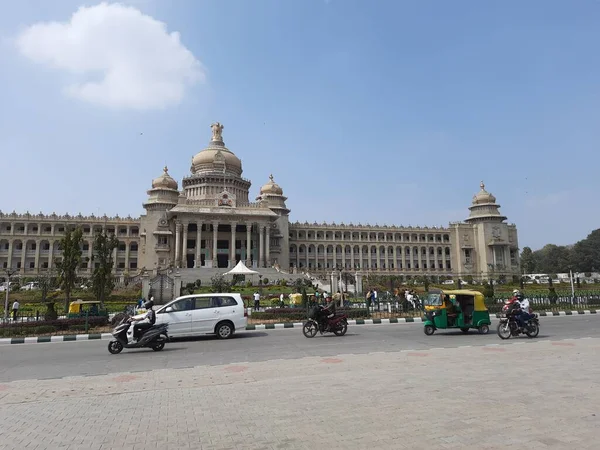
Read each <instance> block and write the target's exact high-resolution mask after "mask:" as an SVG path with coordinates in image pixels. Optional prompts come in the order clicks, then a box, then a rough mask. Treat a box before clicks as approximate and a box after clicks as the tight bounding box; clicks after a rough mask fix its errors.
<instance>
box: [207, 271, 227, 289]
mask: <svg viewBox="0 0 600 450" xmlns="http://www.w3.org/2000/svg"><path fill="white" fill-rule="evenodd" d="M210 284H211V287H212V290H213V292H217V293H219V292H229V291H230V290H231V284H230V283H229V281H227V280H226V279H225V277H224V276H223V275H221V274H217V275H214V276H213V277H212V278H211V279H210Z"/></svg>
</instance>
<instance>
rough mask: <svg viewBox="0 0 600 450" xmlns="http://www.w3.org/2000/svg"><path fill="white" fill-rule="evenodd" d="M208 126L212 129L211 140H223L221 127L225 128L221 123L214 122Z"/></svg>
mask: <svg viewBox="0 0 600 450" xmlns="http://www.w3.org/2000/svg"><path fill="white" fill-rule="evenodd" d="M210 128H211V129H212V139H211V141H213V142H223V128H225V127H224V126H223V125H221V124H220V123H219V122H215V123H213V124H211V125H210Z"/></svg>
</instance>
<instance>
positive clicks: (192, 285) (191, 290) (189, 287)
mask: <svg viewBox="0 0 600 450" xmlns="http://www.w3.org/2000/svg"><path fill="white" fill-rule="evenodd" d="M185 290H186V292H187V293H188V294H189V295H192V294H193V293H194V292H195V291H196V284H195V283H188V284H186V285H185Z"/></svg>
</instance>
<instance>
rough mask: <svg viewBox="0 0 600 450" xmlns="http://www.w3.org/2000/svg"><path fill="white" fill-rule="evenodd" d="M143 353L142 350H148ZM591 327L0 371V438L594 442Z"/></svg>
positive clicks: (328, 443) (52, 443) (286, 444)
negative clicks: (15, 377)
mask: <svg viewBox="0 0 600 450" xmlns="http://www.w3.org/2000/svg"><path fill="white" fill-rule="evenodd" d="M148 356H149V357H151V354H149V355H148ZM598 356H600V339H596V338H586V339H576V340H563V341H533V340H526V339H516V340H512V341H509V343H508V344H504V343H502V344H501V345H488V346H479V347H459V348H444V349H431V350H427V351H423V350H419V351H403V352H397V353H389V352H387V353H383V352H382V353H371V354H363V355H339V356H337V357H328V358H322V357H308V358H301V359H295V360H289V359H286V360H272V361H267V362H255V363H247V364H236V365H225V366H198V367H195V368H188V369H177V370H166V369H165V370H155V371H150V372H139V373H135V372H134V373H122V374H112V375H102V376H93V377H72V378H62V379H54V380H36V381H31V380H30V381H16V382H12V383H6V384H0V436H1V437H0V449H18V450H29V449H38V450H42V449H69V450H71V449H81V450H84V449H85V450H88V449H89V450H98V449H123V450H126V449H153V448H160V449H188V448H190V449H311V450H315V449H503V448H505V447H507V446H511V445H514V446H518V447H520V448H526V449H548V448H552V449H570V448H573V449H578V450H579V449H594V450H596V449H598V448H600V439H599V436H600V434H599V433H598V428H599V426H600V391H599V381H598V380H599V379H598V374H600V358H598Z"/></svg>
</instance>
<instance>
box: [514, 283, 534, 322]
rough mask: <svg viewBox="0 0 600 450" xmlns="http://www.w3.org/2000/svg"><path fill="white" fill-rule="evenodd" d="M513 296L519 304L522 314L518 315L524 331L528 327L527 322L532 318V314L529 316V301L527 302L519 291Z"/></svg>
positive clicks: (515, 291) (516, 290)
mask: <svg viewBox="0 0 600 450" xmlns="http://www.w3.org/2000/svg"><path fill="white" fill-rule="evenodd" d="M513 296H514V298H515V299H516V300H517V301H518V302H519V307H520V312H519V313H518V315H517V320H518V321H519V326H520V327H521V328H522V329H525V328H526V327H527V321H528V320H529V319H531V317H532V316H531V314H529V300H527V299H526V298H525V296H524V295H523V294H522V293H521V291H519V290H518V289H515V290H514V291H513Z"/></svg>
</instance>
